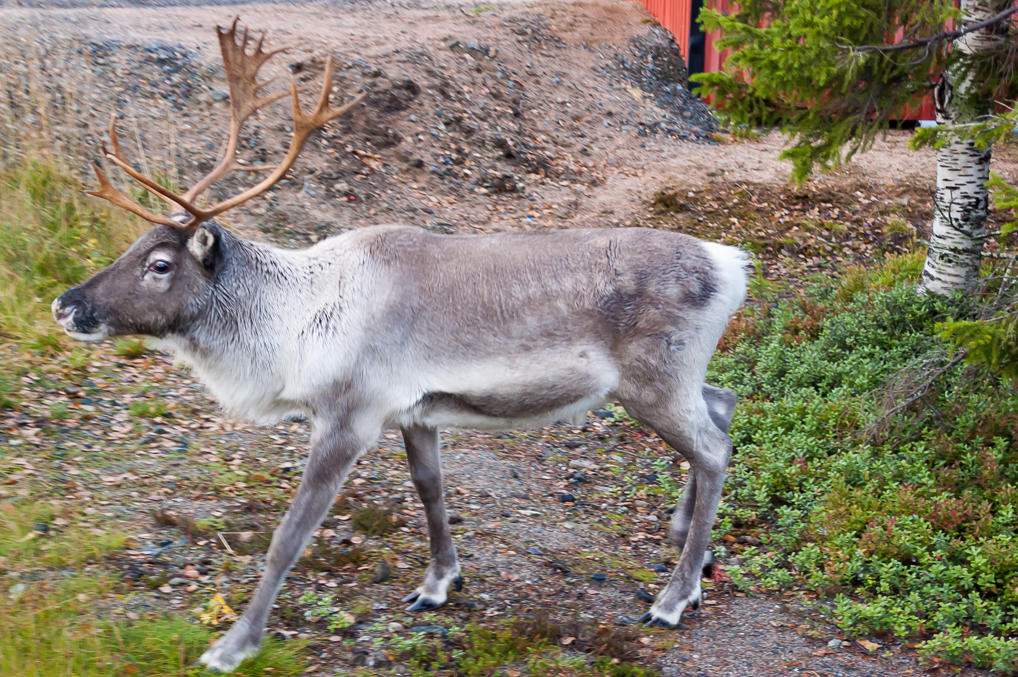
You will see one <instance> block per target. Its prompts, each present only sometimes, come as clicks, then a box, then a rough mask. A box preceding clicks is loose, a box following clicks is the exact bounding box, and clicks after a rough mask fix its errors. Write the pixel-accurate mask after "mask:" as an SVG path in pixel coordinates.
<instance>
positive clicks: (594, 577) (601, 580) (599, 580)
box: [590, 574, 608, 583]
mask: <svg viewBox="0 0 1018 677" xmlns="http://www.w3.org/2000/svg"><path fill="white" fill-rule="evenodd" d="M590 580H592V581H594V582H595V583H604V582H605V581H607V580H608V577H607V576H606V575H604V574H591V575H590Z"/></svg>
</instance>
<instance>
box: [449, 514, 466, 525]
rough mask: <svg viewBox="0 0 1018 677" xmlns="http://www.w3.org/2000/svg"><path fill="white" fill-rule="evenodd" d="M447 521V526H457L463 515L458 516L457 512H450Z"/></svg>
mask: <svg viewBox="0 0 1018 677" xmlns="http://www.w3.org/2000/svg"><path fill="white" fill-rule="evenodd" d="M448 519H449V524H459V523H460V522H462V521H463V515H461V514H459V513H458V512H451V513H449V517H448Z"/></svg>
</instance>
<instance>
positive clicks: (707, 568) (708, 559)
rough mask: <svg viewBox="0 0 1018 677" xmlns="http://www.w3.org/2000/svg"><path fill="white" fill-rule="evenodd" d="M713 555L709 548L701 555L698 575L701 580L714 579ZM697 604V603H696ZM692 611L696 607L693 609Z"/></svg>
mask: <svg viewBox="0 0 1018 677" xmlns="http://www.w3.org/2000/svg"><path fill="white" fill-rule="evenodd" d="M714 565H715V560H714V553H712V552H711V551H710V548H708V549H707V550H705V551H704V553H703V564H701V565H700V566H701V569H700V575H701V576H702V577H703V578H714ZM697 604H699V602H697ZM693 608H694V609H695V608H696V607H693Z"/></svg>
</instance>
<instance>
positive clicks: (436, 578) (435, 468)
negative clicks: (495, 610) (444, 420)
mask: <svg viewBox="0 0 1018 677" xmlns="http://www.w3.org/2000/svg"><path fill="white" fill-rule="evenodd" d="M403 441H404V442H405V443H406V457H407V463H408V464H409V465H410V476H411V477H412V478H413V481H414V486H415V487H417V494H418V495H419V496H420V497H421V503H423V504H424V514H425V516H426V518H427V520H428V539H429V541H430V542H431V562H430V563H429V564H428V570H427V572H426V573H425V574H424V582H423V583H421V585H420V587H418V588H417V589H416V590H414V591H413V592H411V593H410V594H409V595H407V596H406V597H404V598H403V601H404V602H413V604H411V605H410V606H409V607H407V611H427V610H429V609H435V608H437V607H440V606H442V605H443V604H445V600H446V598H447V594H448V589H449V584H450V583H451V584H452V585H454V586H456V589H457V590H460V589H461V588H462V587H463V579H462V578H461V577H460V565H459V562H458V561H457V559H456V547H455V546H454V545H453V544H452V536H451V535H450V534H449V518H448V516H447V515H446V512H445V494H444V491H443V488H442V465H441V460H440V459H439V453H438V430H436V429H435V428H427V427H424V426H412V427H409V428H403Z"/></svg>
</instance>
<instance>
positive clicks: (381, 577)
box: [371, 559, 392, 583]
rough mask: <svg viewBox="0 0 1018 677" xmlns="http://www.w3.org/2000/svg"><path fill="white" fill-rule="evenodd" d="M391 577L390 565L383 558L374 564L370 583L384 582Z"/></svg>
mask: <svg viewBox="0 0 1018 677" xmlns="http://www.w3.org/2000/svg"><path fill="white" fill-rule="evenodd" d="M390 577H392V567H391V566H389V563H388V562H386V561H385V560H384V559H383V560H382V561H380V562H379V563H378V564H376V565H375V568H374V570H373V571H372V572H371V582H372V583H384V582H385V581H387V580H389V578H390Z"/></svg>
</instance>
